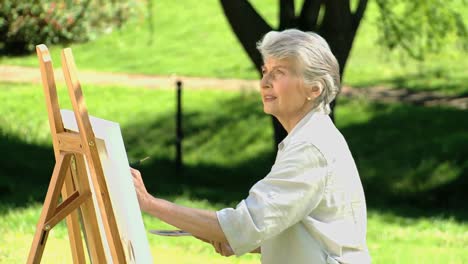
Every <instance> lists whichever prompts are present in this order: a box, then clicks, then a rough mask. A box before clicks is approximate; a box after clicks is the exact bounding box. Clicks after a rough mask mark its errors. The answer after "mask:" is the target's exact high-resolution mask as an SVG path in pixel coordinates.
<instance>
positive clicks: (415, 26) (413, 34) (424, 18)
mask: <svg viewBox="0 0 468 264" xmlns="http://www.w3.org/2000/svg"><path fill="white" fill-rule="evenodd" d="M376 2H377V5H378V6H379V11H380V18H381V19H380V20H378V24H379V27H380V29H381V30H380V32H379V34H380V40H381V43H382V44H384V45H386V46H387V47H388V48H389V49H395V48H401V49H402V50H404V51H405V52H406V53H407V54H408V55H409V56H410V57H411V58H413V59H416V60H424V59H425V56H426V55H427V54H428V53H437V52H439V51H440V50H441V49H442V48H443V47H444V46H447V44H449V43H450V42H451V41H450V40H452V39H453V40H455V41H456V43H457V45H458V46H459V47H460V48H462V49H464V50H465V51H466V50H468V33H467V27H466V25H465V21H464V19H463V15H464V13H463V12H464V11H463V10H459V9H458V8H457V7H458V6H461V5H463V4H465V5H466V3H467V2H466V1H465V0H456V1H442V0H427V1H401V0H377V1H376Z"/></svg>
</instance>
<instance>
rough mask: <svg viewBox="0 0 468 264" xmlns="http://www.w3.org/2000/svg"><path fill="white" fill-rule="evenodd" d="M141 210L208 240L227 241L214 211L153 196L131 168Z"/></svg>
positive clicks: (138, 173) (138, 174) (136, 172)
mask: <svg viewBox="0 0 468 264" xmlns="http://www.w3.org/2000/svg"><path fill="white" fill-rule="evenodd" d="M131 173H132V176H133V182H134V184H135V190H136V193H137V197H138V202H139V203H140V207H141V210H142V211H144V212H147V213H149V214H151V215H153V216H155V217H157V218H159V219H161V220H162V221H164V222H166V223H168V224H170V225H173V226H175V227H177V228H180V229H182V230H184V231H187V232H189V233H191V234H192V235H194V236H197V237H201V238H204V239H206V240H210V241H218V242H222V243H227V239H226V236H225V235H224V233H223V230H222V229H221V226H220V224H219V222H218V217H217V216H216V213H215V212H214V211H208V210H200V209H193V208H188V207H183V206H179V205H176V204H174V203H171V202H169V201H166V200H163V199H159V198H155V197H153V196H152V195H151V194H149V193H148V192H147V190H146V187H145V185H144V183H143V180H142V178H141V174H140V172H139V171H138V170H135V169H132V168H131Z"/></svg>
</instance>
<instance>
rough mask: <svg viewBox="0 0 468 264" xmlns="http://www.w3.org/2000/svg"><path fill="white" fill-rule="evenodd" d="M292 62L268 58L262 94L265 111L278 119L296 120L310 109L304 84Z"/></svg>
mask: <svg viewBox="0 0 468 264" xmlns="http://www.w3.org/2000/svg"><path fill="white" fill-rule="evenodd" d="M298 72H299V70H298V69H297V66H296V65H295V63H294V62H293V61H292V60H286V59H281V60H280V59H275V58H267V59H266V60H265V61H264V65H263V67H262V75H263V76H262V80H261V82H260V88H261V89H260V92H261V95H262V102H263V111H265V113H267V114H271V115H273V116H275V117H276V118H278V119H280V120H281V119H283V120H287V119H291V118H296V117H297V116H298V115H301V114H303V113H305V111H307V108H309V105H308V103H307V102H308V101H307V94H306V89H305V88H304V82H303V80H302V78H301V77H300V74H298Z"/></svg>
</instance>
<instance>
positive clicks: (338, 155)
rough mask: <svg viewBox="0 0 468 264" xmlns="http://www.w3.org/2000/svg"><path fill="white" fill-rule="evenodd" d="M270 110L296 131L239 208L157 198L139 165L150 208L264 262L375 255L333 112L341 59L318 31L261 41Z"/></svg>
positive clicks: (357, 259)
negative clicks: (211, 208)
mask: <svg viewBox="0 0 468 264" xmlns="http://www.w3.org/2000/svg"><path fill="white" fill-rule="evenodd" d="M258 49H259V50H260V52H261V54H262V56H263V60H264V66H263V69H262V73H263V77H262V80H261V83H260V86H261V89H260V91H261V96H262V101H263V109H264V111H265V113H267V114H271V115H273V116H275V117H276V118H277V119H278V120H279V122H280V123H281V124H282V125H283V127H284V128H285V129H286V131H287V132H288V135H287V137H286V138H285V139H284V140H283V141H282V142H281V143H280V144H279V146H278V153H277V156H276V161H275V163H274V164H273V166H272V168H271V171H270V172H269V173H268V175H266V177H265V178H263V179H262V180H260V181H259V182H257V183H256V184H255V185H254V186H253V187H252V188H251V189H250V192H249V195H248V197H247V198H245V199H244V200H242V201H241V202H240V203H239V204H238V205H237V207H236V208H235V209H234V208H225V209H222V210H220V211H217V212H213V211H207V210H199V209H192V208H186V207H182V206H178V205H176V204H173V203H171V202H168V201H165V200H162V199H158V198H155V197H153V196H151V195H150V194H148V192H147V191H146V189H145V187H144V184H143V181H142V179H141V175H140V173H139V172H138V171H137V170H134V169H132V175H133V177H134V183H135V187H136V190H137V194H138V200H139V203H140V207H141V209H142V210H143V211H145V212H147V213H149V214H151V215H153V216H155V217H157V218H159V219H161V220H162V221H165V222H167V223H169V224H171V225H173V226H176V227H178V228H181V229H183V230H186V231H188V232H190V233H191V234H193V235H194V236H196V237H198V238H200V239H201V240H204V241H207V242H211V243H212V244H213V245H214V246H215V248H216V250H217V252H219V253H221V254H222V255H225V256H229V255H231V254H236V255H238V256H239V255H242V254H245V253H248V252H258V253H261V255H262V257H261V258H262V263H268V264H276V263H277V264H286V263H292V264H311V263H359V264H364V263H370V256H369V252H368V249H367V246H366V223H367V216H366V203H365V198H364V192H363V188H362V184H361V181H360V178H359V174H358V171H357V169H356V165H355V163H354V160H353V157H352V155H351V152H350V151H349V148H348V146H347V144H346V141H345V139H344V138H343V136H342V135H341V133H340V132H339V131H338V130H337V128H336V127H335V126H334V124H333V123H332V121H331V120H330V118H329V116H328V114H329V112H330V107H329V104H330V102H331V101H333V100H334V98H335V96H336V94H337V93H338V91H339V88H340V75H339V67H338V63H337V61H336V59H335V57H334V56H333V54H332V52H331V51H330V48H329V46H328V44H327V43H326V42H325V40H324V39H323V38H321V37H320V36H319V35H317V34H315V33H305V32H301V31H299V30H285V31H282V32H275V31H272V32H269V33H268V34H266V35H265V37H264V38H263V40H262V41H261V42H260V43H259V44H258Z"/></svg>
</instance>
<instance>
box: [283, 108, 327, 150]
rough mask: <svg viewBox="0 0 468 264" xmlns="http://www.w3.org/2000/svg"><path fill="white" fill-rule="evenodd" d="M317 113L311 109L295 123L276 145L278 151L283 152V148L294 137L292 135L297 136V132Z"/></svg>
mask: <svg viewBox="0 0 468 264" xmlns="http://www.w3.org/2000/svg"><path fill="white" fill-rule="evenodd" d="M317 112H319V111H318V110H316V109H312V110H311V111H310V112H309V113H307V114H306V115H305V116H304V117H303V118H302V119H301V120H300V121H299V123H297V124H296V125H295V126H294V128H293V129H292V130H291V132H290V133H289V134H288V135H287V136H286V137H285V138H284V139H283V140H282V141H281V143H279V144H278V150H280V151H281V150H283V148H284V147H285V146H286V145H287V144H288V143H289V141H290V140H291V138H292V137H293V136H294V134H297V131H299V130H300V129H301V128H302V127H303V126H304V125H305V124H307V123H308V122H309V120H310V119H311V118H312V116H314V114H315V113H317Z"/></svg>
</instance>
